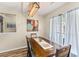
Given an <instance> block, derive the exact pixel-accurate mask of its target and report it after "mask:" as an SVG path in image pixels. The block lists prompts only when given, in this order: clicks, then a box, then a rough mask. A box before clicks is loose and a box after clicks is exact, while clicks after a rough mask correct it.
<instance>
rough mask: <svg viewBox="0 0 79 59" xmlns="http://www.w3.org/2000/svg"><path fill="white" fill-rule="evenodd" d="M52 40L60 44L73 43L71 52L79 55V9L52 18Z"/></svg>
mask: <svg viewBox="0 0 79 59" xmlns="http://www.w3.org/2000/svg"><path fill="white" fill-rule="evenodd" d="M50 27H51V28H50V29H51V30H50V31H51V33H50V34H51V35H50V37H51V38H50V39H51V41H53V42H55V43H57V44H60V45H68V44H71V46H72V47H71V53H73V54H75V55H77V56H79V9H75V10H72V11H69V12H66V13H64V14H63V15H60V16H56V17H53V18H51V24H50Z"/></svg>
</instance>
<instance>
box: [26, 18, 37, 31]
mask: <svg viewBox="0 0 79 59" xmlns="http://www.w3.org/2000/svg"><path fill="white" fill-rule="evenodd" d="M38 26H39V22H38V20H32V19H27V32H31V31H38Z"/></svg>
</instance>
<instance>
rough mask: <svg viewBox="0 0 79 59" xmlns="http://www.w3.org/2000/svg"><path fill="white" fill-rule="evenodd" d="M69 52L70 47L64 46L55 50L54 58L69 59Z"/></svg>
mask: <svg viewBox="0 0 79 59" xmlns="http://www.w3.org/2000/svg"><path fill="white" fill-rule="evenodd" d="M70 50H71V45H68V46H64V47H63V48H61V49H57V50H56V55H55V56H56V57H69V55H70Z"/></svg>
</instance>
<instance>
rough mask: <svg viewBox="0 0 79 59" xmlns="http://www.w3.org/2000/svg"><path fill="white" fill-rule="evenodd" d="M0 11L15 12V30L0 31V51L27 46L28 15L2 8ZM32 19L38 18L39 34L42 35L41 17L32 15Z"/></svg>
mask: <svg viewBox="0 0 79 59" xmlns="http://www.w3.org/2000/svg"><path fill="white" fill-rule="evenodd" d="M0 13H8V14H16V32H13V33H12V32H9V33H0V53H1V52H5V51H9V50H14V49H19V48H22V47H27V44H26V38H25V36H26V35H27V31H26V19H27V18H28V17H25V16H24V15H23V14H21V13H18V12H16V11H11V10H7V9H3V8H0ZM32 19H37V20H39V31H40V35H43V26H42V24H43V23H42V20H43V18H42V17H40V16H34V17H32Z"/></svg>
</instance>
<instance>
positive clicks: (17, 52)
mask: <svg viewBox="0 0 79 59" xmlns="http://www.w3.org/2000/svg"><path fill="white" fill-rule="evenodd" d="M26 56H27V49H26V48H21V49H17V50H13V51H9V52H4V53H0V57H26Z"/></svg>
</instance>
